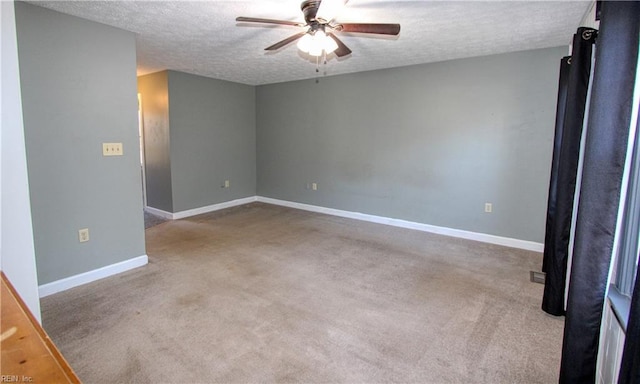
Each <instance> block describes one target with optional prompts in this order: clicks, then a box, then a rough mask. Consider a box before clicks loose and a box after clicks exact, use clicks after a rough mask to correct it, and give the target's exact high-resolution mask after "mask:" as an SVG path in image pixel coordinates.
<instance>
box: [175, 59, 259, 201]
mask: <svg viewBox="0 0 640 384" xmlns="http://www.w3.org/2000/svg"><path fill="white" fill-rule="evenodd" d="M255 105H256V104H255V87H252V86H248V85H242V84H237V83H231V82H227V81H222V80H215V79H210V78H206V77H202V76H195V75H190V74H186V73H181V72H175V71H169V111H170V112H169V121H170V131H171V184H172V187H173V212H180V211H184V210H188V209H193V208H199V207H203V206H208V205H212V204H217V203H221V202H225V201H229V200H234V199H238V198H243V197H249V196H255V194H256V138H255V137H256V133H255V127H256V120H255V119H256V109H255ZM225 180H229V181H230V183H231V187H230V188H221V186H222V185H223V184H224V181H225Z"/></svg>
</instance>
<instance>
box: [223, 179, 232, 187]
mask: <svg viewBox="0 0 640 384" xmlns="http://www.w3.org/2000/svg"><path fill="white" fill-rule="evenodd" d="M230 186H231V182H230V181H229V180H225V181H224V187H225V188H229V187H230Z"/></svg>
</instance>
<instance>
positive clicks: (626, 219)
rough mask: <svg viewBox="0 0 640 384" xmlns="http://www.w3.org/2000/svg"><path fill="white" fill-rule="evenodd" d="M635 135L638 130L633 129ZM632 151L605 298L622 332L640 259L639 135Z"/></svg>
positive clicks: (625, 326) (625, 323) (625, 325)
mask: <svg viewBox="0 0 640 384" xmlns="http://www.w3.org/2000/svg"><path fill="white" fill-rule="evenodd" d="M636 130H637V131H638V129H636ZM639 133H640V132H636V140H635V144H634V148H633V153H632V159H631V163H630V165H631V169H630V172H629V184H628V190H627V197H626V201H625V205H624V211H623V217H622V225H621V228H620V231H621V232H620V243H619V247H618V254H617V255H616V260H617V269H616V277H615V280H614V283H613V287H612V288H613V289H611V290H610V295H609V298H610V299H611V303H612V306H613V309H614V312H615V314H616V316H617V317H618V321H620V323H621V324H622V327H623V329H625V330H626V328H627V320H628V318H629V307H630V305H631V295H632V294H633V288H634V283H635V280H636V273H637V270H638V258H639V257H640V150H639V149H638V148H639V147H640V145H638V142H639V141H640V137H639V135H638V134H639Z"/></svg>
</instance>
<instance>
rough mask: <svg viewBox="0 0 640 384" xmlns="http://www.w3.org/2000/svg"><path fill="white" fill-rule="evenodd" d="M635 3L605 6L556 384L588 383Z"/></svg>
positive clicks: (624, 127) (625, 132)
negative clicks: (558, 375) (557, 381)
mask: <svg viewBox="0 0 640 384" xmlns="http://www.w3.org/2000/svg"><path fill="white" fill-rule="evenodd" d="M639 15H640V3H638V2H604V3H603V5H602V15H601V20H600V32H599V37H598V44H597V49H596V65H595V70H594V79H593V89H592V92H591V103H590V107H589V122H588V125H587V136H586V143H585V152H584V167H583V171H582V186H581V191H580V201H579V205H578V217H577V222H576V232H575V244H574V248H573V261H572V267H571V279H570V281H569V295H568V301H567V317H566V320H565V328H564V340H563V345H562V362H561V365H560V382H561V383H594V382H595V381H596V359H597V354H598V343H599V336H600V325H601V324H600V323H601V320H602V311H603V306H604V300H605V293H606V288H607V280H608V276H609V268H610V263H611V254H612V248H613V239H614V235H615V230H616V220H617V216H618V207H619V203H620V192H621V184H622V176H623V172H624V164H625V158H626V152H627V144H628V143H627V142H628V136H629V125H630V121H631V109H632V101H633V89H634V83H635V72H636V67H637V55H638V18H639Z"/></svg>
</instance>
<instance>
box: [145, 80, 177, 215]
mask: <svg viewBox="0 0 640 384" xmlns="http://www.w3.org/2000/svg"><path fill="white" fill-rule="evenodd" d="M138 92H139V93H140V95H141V101H142V119H143V121H144V124H143V127H144V156H145V171H146V179H147V205H148V206H149V207H153V208H157V209H161V210H163V211H166V212H173V191H172V189H171V156H170V150H169V144H170V143H169V137H170V135H169V80H168V75H167V71H162V72H156V73H152V74H150V75H146V76H140V77H139V78H138Z"/></svg>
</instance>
